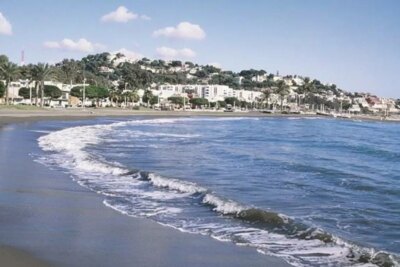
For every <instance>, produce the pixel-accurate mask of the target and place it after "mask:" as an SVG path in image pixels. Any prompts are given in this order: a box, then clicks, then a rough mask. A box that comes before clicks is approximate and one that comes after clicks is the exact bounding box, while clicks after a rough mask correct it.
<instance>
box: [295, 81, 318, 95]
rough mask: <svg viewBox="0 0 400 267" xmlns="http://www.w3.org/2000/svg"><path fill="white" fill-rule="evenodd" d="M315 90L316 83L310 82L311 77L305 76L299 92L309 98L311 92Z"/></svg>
mask: <svg viewBox="0 0 400 267" xmlns="http://www.w3.org/2000/svg"><path fill="white" fill-rule="evenodd" d="M314 91H315V84H314V83H311V82H310V78H308V77H306V78H304V83H303V85H301V86H299V87H298V89H297V93H299V94H304V95H305V98H307V97H308V96H309V95H310V94H311V93H314ZM308 99H309V98H308Z"/></svg>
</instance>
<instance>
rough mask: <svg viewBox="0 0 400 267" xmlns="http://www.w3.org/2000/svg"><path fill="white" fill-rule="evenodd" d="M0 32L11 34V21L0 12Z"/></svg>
mask: <svg viewBox="0 0 400 267" xmlns="http://www.w3.org/2000/svg"><path fill="white" fill-rule="evenodd" d="M0 34H5V35H11V34H12V26H11V23H10V22H9V21H8V20H7V19H6V17H4V16H3V14H2V13H1V12H0Z"/></svg>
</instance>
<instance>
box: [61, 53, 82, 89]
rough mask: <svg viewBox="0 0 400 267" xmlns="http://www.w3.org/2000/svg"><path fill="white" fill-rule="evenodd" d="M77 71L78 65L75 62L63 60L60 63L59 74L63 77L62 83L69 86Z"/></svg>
mask: <svg viewBox="0 0 400 267" xmlns="http://www.w3.org/2000/svg"><path fill="white" fill-rule="evenodd" d="M78 69H80V67H79V64H78V62H77V61H75V60H73V59H64V60H63V61H62V62H61V67H60V70H61V73H62V75H63V81H64V82H66V83H69V84H72V82H73V81H74V80H75V78H76V76H77V73H78Z"/></svg>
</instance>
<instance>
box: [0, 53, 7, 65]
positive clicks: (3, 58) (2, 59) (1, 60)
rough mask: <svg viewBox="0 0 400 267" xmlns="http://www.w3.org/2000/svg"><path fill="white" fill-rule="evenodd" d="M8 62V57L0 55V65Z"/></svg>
mask: <svg viewBox="0 0 400 267" xmlns="http://www.w3.org/2000/svg"><path fill="white" fill-rule="evenodd" d="M7 62H8V57H7V56H6V55H0V65H3V64H5V63H7Z"/></svg>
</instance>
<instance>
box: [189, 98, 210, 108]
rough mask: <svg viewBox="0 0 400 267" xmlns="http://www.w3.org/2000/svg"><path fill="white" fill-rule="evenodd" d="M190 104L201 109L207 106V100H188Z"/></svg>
mask: <svg viewBox="0 0 400 267" xmlns="http://www.w3.org/2000/svg"><path fill="white" fill-rule="evenodd" d="M190 103H191V104H192V105H193V106H195V107H203V106H206V105H208V100H207V99H205V98H200V97H199V98H192V99H190Z"/></svg>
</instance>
